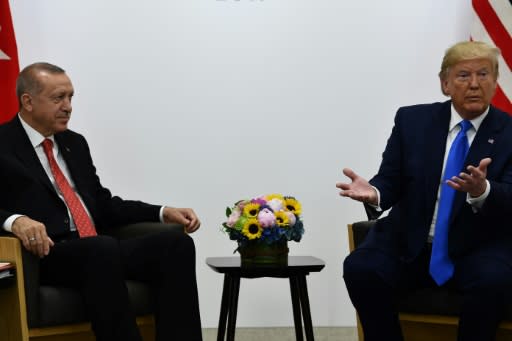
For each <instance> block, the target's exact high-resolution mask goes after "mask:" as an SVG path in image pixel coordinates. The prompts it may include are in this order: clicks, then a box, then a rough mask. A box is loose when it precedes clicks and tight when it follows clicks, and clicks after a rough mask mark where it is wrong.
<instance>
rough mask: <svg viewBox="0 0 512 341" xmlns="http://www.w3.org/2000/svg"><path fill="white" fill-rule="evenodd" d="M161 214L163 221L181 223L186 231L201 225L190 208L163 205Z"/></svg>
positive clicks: (192, 230)
mask: <svg viewBox="0 0 512 341" xmlns="http://www.w3.org/2000/svg"><path fill="white" fill-rule="evenodd" d="M163 215H164V222H166V223H177V224H181V225H183V226H184V227H185V231H186V232H187V233H192V232H195V231H196V230H197V229H198V228H199V226H201V222H200V221H199V218H197V215H196V214H195V212H194V210H193V209H191V208H175V207H169V206H165V207H164V212H163Z"/></svg>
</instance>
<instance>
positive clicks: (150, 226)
mask: <svg viewBox="0 0 512 341" xmlns="http://www.w3.org/2000/svg"><path fill="white" fill-rule="evenodd" d="M169 229H175V230H179V231H183V232H185V230H184V229H183V225H180V224H163V223H150V222H144V223H137V224H131V225H126V226H121V227H120V228H117V229H115V230H110V231H107V232H106V234H108V235H110V236H112V237H116V238H118V239H128V238H135V237H139V236H143V235H146V234H149V233H158V232H163V231H167V230H169Z"/></svg>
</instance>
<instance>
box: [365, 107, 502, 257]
mask: <svg viewBox="0 0 512 341" xmlns="http://www.w3.org/2000/svg"><path fill="white" fill-rule="evenodd" d="M450 110H451V102H450V101H448V102H444V103H434V104H425V105H415V106H410V107H403V108H400V109H399V110H398V112H397V114H396V117H395V125H394V127H393V131H392V133H391V136H390V138H389V140H388V143H387V146H386V149H385V151H384V153H383V155H382V163H381V166H380V169H379V172H378V174H377V175H376V176H375V177H373V178H372V179H371V180H370V183H371V184H372V185H373V186H375V187H377V188H378V189H379V191H380V194H381V198H380V199H381V202H380V206H381V208H382V209H383V210H384V211H385V210H388V209H390V208H391V211H390V212H389V215H388V216H386V217H384V218H382V219H379V220H378V222H377V224H376V228H375V229H372V231H371V232H370V235H369V236H368V238H367V239H366V240H365V242H364V243H363V244H362V245H361V247H376V248H380V249H383V250H385V251H386V252H393V253H396V254H397V255H398V256H400V257H403V259H405V260H406V261H412V260H413V259H414V258H415V257H416V256H417V255H418V254H419V252H420V251H421V249H422V248H423V247H424V245H425V243H426V241H427V239H428V232H429V229H430V225H431V222H432V216H433V214H434V206H435V202H436V199H437V191H438V188H439V183H440V180H441V173H442V166H443V157H444V154H445V145H446V138H447V134H448V129H449V127H448V126H449V122H450ZM486 157H490V158H492V163H491V164H490V165H489V168H488V174H487V179H488V180H489V182H490V184H491V191H490V193H489V196H488V198H487V200H486V201H485V204H484V206H483V208H482V209H481V210H479V211H478V212H474V210H473V209H472V207H471V206H470V205H469V204H467V202H466V193H462V192H457V194H456V197H455V200H454V204H453V209H452V214H451V218H450V231H449V252H450V256H451V258H452V259H453V260H455V261H456V260H457V258H458V257H461V256H463V255H465V254H467V253H469V252H471V250H474V249H475V248H478V247H481V246H485V245H487V246H489V245H492V244H496V245H498V244H500V245H501V246H500V247H497V248H496V250H497V251H496V252H497V255H496V256H498V257H500V258H503V259H504V260H506V261H507V262H509V263H512V119H511V118H510V117H509V115H507V114H506V113H504V112H502V111H500V110H498V109H496V108H493V107H491V108H490V110H489V114H488V115H487V117H486V118H485V119H484V120H483V122H482V124H481V126H480V128H479V129H478V132H477V134H476V136H475V138H474V140H473V143H472V144H471V147H470V150H469V152H468V155H467V158H466V161H465V167H464V169H465V168H466V166H467V165H474V166H478V163H479V162H480V160H482V159H483V158H486ZM367 211H370V212H371V213H372V214H373V213H375V212H372V211H371V209H369V208H368V206H367Z"/></svg>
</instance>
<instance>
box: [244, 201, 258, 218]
mask: <svg viewBox="0 0 512 341" xmlns="http://www.w3.org/2000/svg"><path fill="white" fill-rule="evenodd" d="M258 213H260V204H257V203H252V202H251V203H248V204H247V205H245V206H244V216H246V217H248V218H256V217H257V216H258Z"/></svg>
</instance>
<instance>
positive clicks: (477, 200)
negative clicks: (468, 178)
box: [466, 180, 491, 210]
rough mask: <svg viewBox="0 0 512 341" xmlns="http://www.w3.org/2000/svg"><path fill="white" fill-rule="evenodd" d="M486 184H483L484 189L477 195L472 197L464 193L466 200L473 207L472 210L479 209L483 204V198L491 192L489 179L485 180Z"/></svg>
mask: <svg viewBox="0 0 512 341" xmlns="http://www.w3.org/2000/svg"><path fill="white" fill-rule="evenodd" d="M485 182H486V183H487V186H485V191H484V192H483V193H482V195H480V196H479V197H472V196H470V195H469V193H468V194H467V195H466V202H467V203H468V204H470V205H471V206H472V207H473V210H479V209H481V208H482V206H483V205H484V202H485V199H487V197H488V196H489V193H490V192H491V183H490V182H489V180H485Z"/></svg>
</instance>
